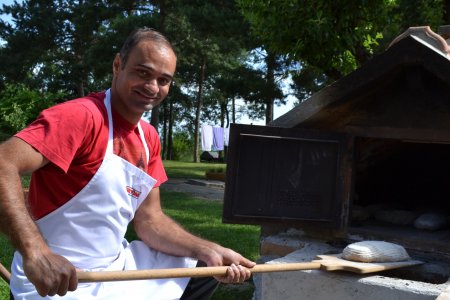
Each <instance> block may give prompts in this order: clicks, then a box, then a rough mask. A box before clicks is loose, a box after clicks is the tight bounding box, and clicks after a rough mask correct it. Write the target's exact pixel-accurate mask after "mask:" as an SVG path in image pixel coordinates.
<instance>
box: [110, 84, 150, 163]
mask: <svg viewBox="0 0 450 300" xmlns="http://www.w3.org/2000/svg"><path fill="white" fill-rule="evenodd" d="M104 103H105V106H106V111H107V113H108V128H109V129H110V130H109V133H108V146H107V148H106V153H110V154H112V153H113V152H114V144H113V142H114V137H113V133H114V130H113V120H112V111H111V89H108V90H107V91H106V93H105V100H104ZM138 130H139V137H140V138H141V142H142V144H143V145H144V149H145V155H146V158H147V165H148V162H149V160H150V151H149V150H148V146H147V142H146V141H145V137H144V131H143V130H142V126H141V123H138Z"/></svg>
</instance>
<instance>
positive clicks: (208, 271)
mask: <svg viewBox="0 0 450 300" xmlns="http://www.w3.org/2000/svg"><path fill="white" fill-rule="evenodd" d="M311 269H320V263H316V262H305V263H287V264H262V265H256V266H254V267H253V268H251V269H249V270H250V271H251V272H252V273H264V272H284V271H298V270H311ZM227 270H228V267H227V266H223V267H199V268H174V269H151V270H124V271H100V272H83V271H78V272H77V276H78V282H106V281H124V280H143V279H163V278H180V277H211V276H225V275H226V274H227Z"/></svg>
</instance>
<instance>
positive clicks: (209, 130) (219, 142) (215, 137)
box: [200, 124, 230, 151]
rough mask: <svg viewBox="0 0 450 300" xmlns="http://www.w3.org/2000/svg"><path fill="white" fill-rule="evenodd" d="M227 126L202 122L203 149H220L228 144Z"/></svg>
mask: <svg viewBox="0 0 450 300" xmlns="http://www.w3.org/2000/svg"><path fill="white" fill-rule="evenodd" d="M229 133H230V131H229V128H223V127H219V126H211V125H207V124H203V125H202V127H201V133H200V134H201V146H202V150H203V151H222V150H224V146H228V141H229Z"/></svg>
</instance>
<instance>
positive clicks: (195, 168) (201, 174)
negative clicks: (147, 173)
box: [163, 160, 226, 179]
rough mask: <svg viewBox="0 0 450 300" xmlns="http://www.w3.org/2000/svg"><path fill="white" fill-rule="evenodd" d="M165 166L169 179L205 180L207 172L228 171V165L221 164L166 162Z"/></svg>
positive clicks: (164, 162)
mask: <svg viewBox="0 0 450 300" xmlns="http://www.w3.org/2000/svg"><path fill="white" fill-rule="evenodd" d="M163 164H164V168H165V169H166V173H167V176H168V177H169V178H192V179H204V178H205V172H206V171H211V170H218V169H220V170H225V169H226V164H220V163H193V162H181V161H172V160H165V161H163Z"/></svg>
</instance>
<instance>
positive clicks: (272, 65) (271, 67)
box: [266, 51, 277, 124]
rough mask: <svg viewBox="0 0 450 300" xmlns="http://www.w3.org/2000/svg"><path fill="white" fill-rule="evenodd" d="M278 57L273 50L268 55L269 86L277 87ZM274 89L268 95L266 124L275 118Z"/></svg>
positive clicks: (267, 75)
mask: <svg viewBox="0 0 450 300" xmlns="http://www.w3.org/2000/svg"><path fill="white" fill-rule="evenodd" d="M276 64H277V61H276V57H275V54H274V53H272V52H270V51H269V52H268V53H267V56H266V65H267V74H266V82H267V86H268V87H275V86H276V83H275V69H276ZM274 100H275V99H274V98H273V90H272V89H271V90H269V91H268V93H267V95H266V124H269V123H270V122H271V121H272V120H273V102H274Z"/></svg>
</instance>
